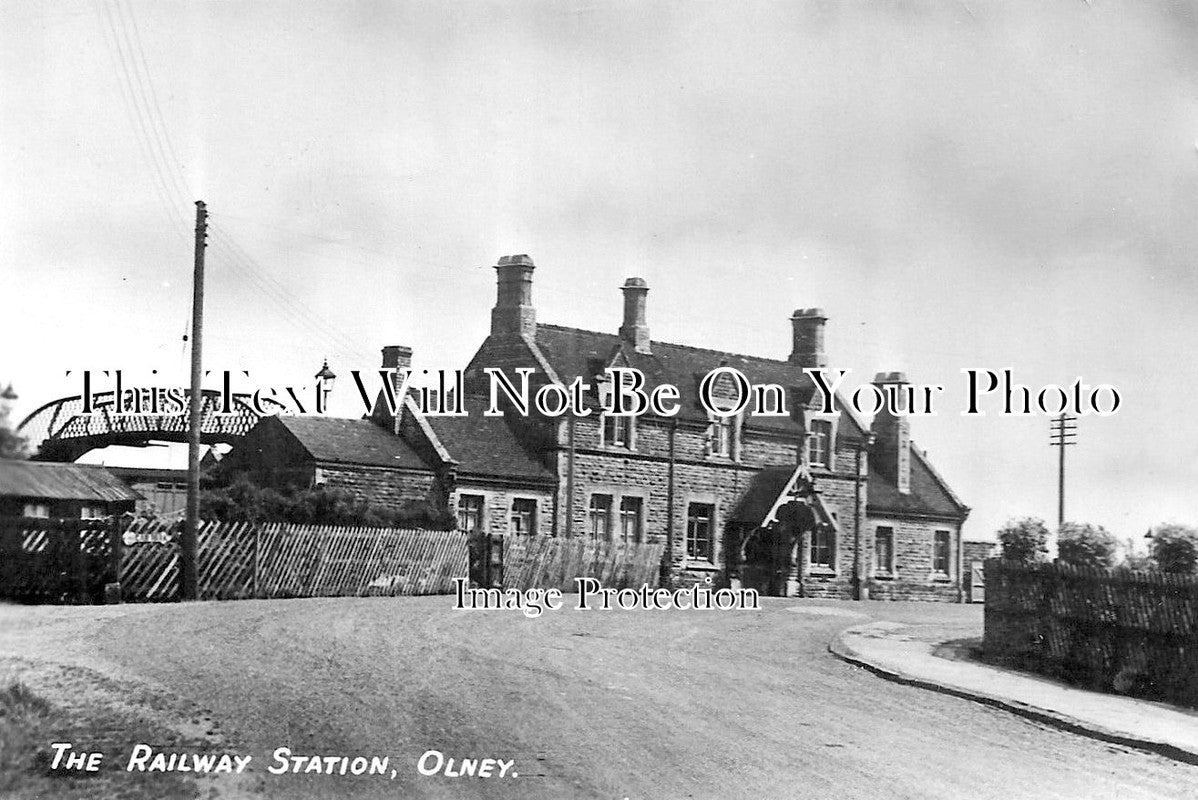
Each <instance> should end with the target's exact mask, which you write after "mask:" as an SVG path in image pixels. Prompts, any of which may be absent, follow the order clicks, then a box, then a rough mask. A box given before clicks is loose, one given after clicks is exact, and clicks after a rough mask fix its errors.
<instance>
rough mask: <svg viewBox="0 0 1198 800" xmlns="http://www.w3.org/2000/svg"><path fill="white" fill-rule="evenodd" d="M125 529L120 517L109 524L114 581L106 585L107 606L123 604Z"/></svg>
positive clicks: (109, 548)
mask: <svg viewBox="0 0 1198 800" xmlns="http://www.w3.org/2000/svg"><path fill="white" fill-rule="evenodd" d="M123 527H124V525H122V524H121V519H120V518H119V517H113V518H112V519H111V520H109V522H108V555H109V557H110V559H111V561H110V562H109V570H110V571H111V573H112V574H111V577H112V580H111V581H106V582H105V583H104V604H105V605H119V604H120V602H121V563H122V562H123V561H124V558H125V549H124V546H125V532H124V531H123V530H122V528H123Z"/></svg>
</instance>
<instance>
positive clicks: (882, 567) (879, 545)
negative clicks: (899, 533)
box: [874, 526, 894, 575]
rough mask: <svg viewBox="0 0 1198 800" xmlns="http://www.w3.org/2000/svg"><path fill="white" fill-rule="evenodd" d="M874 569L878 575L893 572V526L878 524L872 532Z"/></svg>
mask: <svg viewBox="0 0 1198 800" xmlns="http://www.w3.org/2000/svg"><path fill="white" fill-rule="evenodd" d="M874 570H875V571H876V572H877V573H878V574H879V575H890V574H891V573H893V572H894V528H885V527H882V526H878V530H877V531H876V532H875V533H874Z"/></svg>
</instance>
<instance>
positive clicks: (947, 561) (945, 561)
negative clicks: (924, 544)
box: [932, 531, 953, 578]
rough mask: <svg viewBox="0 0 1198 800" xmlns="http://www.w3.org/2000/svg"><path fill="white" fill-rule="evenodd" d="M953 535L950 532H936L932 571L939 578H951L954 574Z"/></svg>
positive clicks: (933, 542) (933, 545) (933, 543)
mask: <svg viewBox="0 0 1198 800" xmlns="http://www.w3.org/2000/svg"><path fill="white" fill-rule="evenodd" d="M952 542H953V540H952V535H951V534H950V533H949V532H948V531H936V534H935V538H934V539H933V540H932V571H933V572H935V573H936V575H937V576H938V577H945V578H947V577H949V576H951V575H952V574H953V573H952V563H953V562H952Z"/></svg>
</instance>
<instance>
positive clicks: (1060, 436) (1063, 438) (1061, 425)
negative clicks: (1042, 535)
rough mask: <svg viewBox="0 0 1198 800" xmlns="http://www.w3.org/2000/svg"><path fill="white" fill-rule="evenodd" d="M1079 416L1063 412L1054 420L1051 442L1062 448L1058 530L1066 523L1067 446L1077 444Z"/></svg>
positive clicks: (1059, 474) (1058, 480)
mask: <svg viewBox="0 0 1198 800" xmlns="http://www.w3.org/2000/svg"><path fill="white" fill-rule="evenodd" d="M1076 438H1077V417H1070V416H1068V415H1067V414H1061V415H1060V416H1059V417H1056V418H1055V419H1053V421H1052V431H1051V433H1050V440H1049V444H1050V445H1051V446H1053V447H1059V448H1061V461H1060V468H1059V471H1058V475H1057V532H1058V533H1059V532H1060V530H1061V526H1063V525H1064V524H1065V448H1066V447H1069V446H1070V445H1075V444H1077V442H1076V441H1074V440H1075V439H1076Z"/></svg>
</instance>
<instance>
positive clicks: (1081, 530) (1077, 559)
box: [1057, 522, 1118, 569]
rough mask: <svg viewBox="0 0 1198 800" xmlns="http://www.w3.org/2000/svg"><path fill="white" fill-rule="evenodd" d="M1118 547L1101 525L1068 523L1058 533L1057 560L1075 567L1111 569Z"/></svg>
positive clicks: (1113, 538) (1112, 536) (1111, 535)
mask: <svg viewBox="0 0 1198 800" xmlns="http://www.w3.org/2000/svg"><path fill="white" fill-rule="evenodd" d="M1117 547H1118V545H1117V543H1116V541H1115V537H1114V535H1113V534H1111V533H1110V532H1108V531H1107V529H1106V528H1104V527H1102V526H1101V525H1090V524H1088V523H1084V522H1066V523H1065V524H1064V525H1062V526H1061V529H1060V531H1059V532H1058V533H1057V560H1058V561H1060V562H1062V563H1065V564H1069V565H1070V566H1073V567H1090V568H1093V569H1110V568H1111V567H1113V566H1114V565H1115V550H1116V549H1117Z"/></svg>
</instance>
